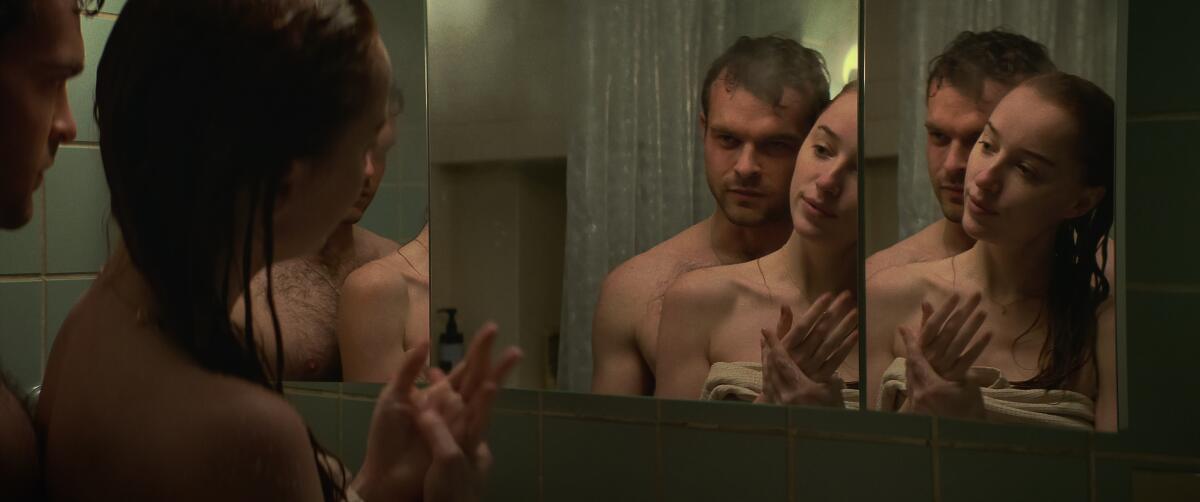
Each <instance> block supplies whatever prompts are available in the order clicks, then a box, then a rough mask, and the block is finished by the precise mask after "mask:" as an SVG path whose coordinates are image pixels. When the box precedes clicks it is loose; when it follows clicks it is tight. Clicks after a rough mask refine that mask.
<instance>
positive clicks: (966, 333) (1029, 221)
mask: <svg viewBox="0 0 1200 502" xmlns="http://www.w3.org/2000/svg"><path fill="white" fill-rule="evenodd" d="M1113 111H1114V108H1113V101H1112V99H1111V98H1110V97H1109V96H1108V95H1107V94H1105V93H1104V91H1102V90H1101V89H1100V88H1099V87H1097V86H1096V85H1094V84H1092V83H1091V82H1088V81H1086V80H1084V79H1082V78H1079V77H1076V76H1072V75H1068V74H1063V73H1051V74H1047V75H1042V76H1039V77H1035V78H1033V79H1030V80H1027V81H1025V82H1024V83H1022V84H1021V85H1019V86H1018V87H1017V88H1015V89H1014V90H1013V91H1012V92H1011V93H1009V94H1008V95H1007V96H1005V97H1004V98H1003V99H1002V100H1001V101H1000V103H999V104H998V105H997V106H996V108H995V110H994V111H993V112H992V114H991V116H990V118H989V120H988V122H987V125H986V126H985V128H984V132H983V134H982V136H980V138H979V140H978V142H977V143H976V144H975V146H974V148H973V149H972V150H971V152H970V157H969V159H968V162H967V171H966V179H965V186H964V199H965V206H966V210H965V211H964V213H963V220H962V221H963V229H964V230H965V231H966V232H967V233H968V234H969V235H970V236H971V237H972V238H973V239H976V241H977V242H976V244H975V245H974V246H973V247H972V248H970V249H969V250H967V251H966V252H964V253H962V254H959V255H956V256H952V257H950V258H946V259H942V260H938V261H932V262H926V263H915V264H910V265H904V266H900V267H895V268H890V269H886V270H883V271H881V272H879V273H878V274H877V275H876V276H874V277H873V278H872V279H871V280H870V281H869V282H868V286H867V288H868V309H869V312H868V313H869V316H868V322H869V325H868V334H869V340H868V342H869V344H868V347H869V349H868V350H869V354H868V361H869V384H870V387H868V389H869V391H872V392H874V391H875V390H876V389H879V390H878V392H877V393H874V395H873V396H871V398H872V401H871V402H872V403H875V405H877V406H878V407H880V408H882V409H885V410H901V411H912V412H917V413H930V414H936V415H942V416H954V417H966V418H980V419H988V420H993V421H1002V422H1025V423H1044V424H1057V425H1065V426H1076V427H1085V428H1091V427H1092V426H1093V423H1094V425H1095V427H1096V428H1097V429H1101V430H1115V429H1116V375H1115V353H1114V352H1115V342H1114V312H1113V297H1112V295H1111V294H1110V281H1109V278H1108V277H1106V275H1105V267H1106V262H1107V260H1108V253H1107V249H1108V242H1107V241H1108V231H1109V229H1110V227H1111V225H1112V220H1113V166H1114V157H1113V156H1114V153H1113V152H1114V150H1113V127H1114V125H1113V120H1114V116H1113ZM1010 382H1011V383H1010ZM981 387H982V389H981Z"/></svg>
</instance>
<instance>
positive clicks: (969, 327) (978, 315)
mask: <svg viewBox="0 0 1200 502" xmlns="http://www.w3.org/2000/svg"><path fill="white" fill-rule="evenodd" d="M986 319H987V312H984V311H978V312H975V313H974V314H972V315H971V318H970V319H968V320H967V322H966V324H965V325H963V327H962V328H961V329H960V330H959V331H958V333H956V334H955V335H954V336H953V337H952V339H951V340H950V343H948V344H947V345H946V348H945V350H943V351H942V354H941V355H940V356H938V357H937V358H936V360H934V361H933V366H934V367H935V368H937V369H938V371H942V372H949V371H950V368H951V367H953V366H954V364H955V362H956V361H958V359H959V358H960V357H961V356H962V355H963V349H966V348H967V344H968V343H970V342H971V340H972V339H974V338H975V333H977V332H978V331H979V328H980V327H982V326H983V321H985V320H986ZM948 338H949V337H948Z"/></svg>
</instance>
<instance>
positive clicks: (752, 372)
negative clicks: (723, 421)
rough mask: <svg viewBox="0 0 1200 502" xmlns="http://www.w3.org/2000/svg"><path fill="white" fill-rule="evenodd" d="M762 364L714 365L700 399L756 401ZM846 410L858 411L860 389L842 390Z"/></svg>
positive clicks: (710, 369)
mask: <svg viewBox="0 0 1200 502" xmlns="http://www.w3.org/2000/svg"><path fill="white" fill-rule="evenodd" d="M762 387H763V383H762V364H760V363H753V362H732V363H724V362H722V363H713V365H712V367H710V368H709V369H708V377H707V378H705V379H704V391H703V393H701V395H700V399H702V400H705V401H754V400H755V399H757V398H758V395H759V394H762ZM842 403H843V404H844V405H845V406H846V408H849V409H853V410H857V409H858V389H850V388H845V389H842Z"/></svg>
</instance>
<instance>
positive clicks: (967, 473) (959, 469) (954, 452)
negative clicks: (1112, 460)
mask: <svg viewBox="0 0 1200 502" xmlns="http://www.w3.org/2000/svg"><path fill="white" fill-rule="evenodd" d="M938 468H939V470H940V475H941V493H942V497H941V499H942V500H943V501H945V502H959V501H963V502H967V501H970V502H987V501H993V500H994V501H998V502H999V501H1011V500H1054V501H1060V502H1069V501H1079V502H1086V501H1087V500H1088V499H1089V495H1088V493H1089V486H1090V484H1089V483H1090V481H1089V478H1088V470H1089V467H1088V457H1087V456H1086V455H1079V456H1057V455H1034V454H1022V453H1008V452H997V451H984V450H969V449H955V448H940V449H939V450H938Z"/></svg>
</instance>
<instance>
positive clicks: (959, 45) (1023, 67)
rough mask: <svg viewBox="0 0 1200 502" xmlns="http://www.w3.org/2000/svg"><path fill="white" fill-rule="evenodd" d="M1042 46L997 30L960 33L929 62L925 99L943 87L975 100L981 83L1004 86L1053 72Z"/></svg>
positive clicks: (979, 92)
mask: <svg viewBox="0 0 1200 502" xmlns="http://www.w3.org/2000/svg"><path fill="white" fill-rule="evenodd" d="M1055 70H1056V68H1055V66H1054V62H1052V61H1050V56H1049V55H1048V54H1047V53H1046V46H1044V45H1042V44H1040V43H1037V42H1034V41H1033V40H1030V39H1029V38H1028V37H1025V36H1024V35H1018V34H1016V33H1012V32H1009V31H1006V30H1005V29H1004V28H997V29H994V30H990V31H981V32H978V33H976V32H972V31H964V32H962V33H959V34H958V36H956V37H954V40H953V41H951V42H950V45H947V46H946V50H944V51H942V53H941V54H939V55H938V56H937V57H935V58H933V60H931V61H929V78H928V79H926V81H925V96H926V98H928V97H929V95H930V93H931V92H932V91H933V90H934V89H936V88H938V87H941V86H943V85H950V86H951V87H954V88H955V89H959V90H960V91H962V92H963V93H964V94H965V95H967V96H970V97H972V98H975V99H979V98H980V97H981V96H982V95H983V83H984V81H986V80H993V81H995V82H999V83H1001V84H1004V85H1007V86H1010V87H1011V86H1015V85H1017V84H1019V83H1021V82H1022V81H1024V80H1026V79H1028V78H1030V77H1033V76H1036V75H1041V74H1043V73H1049V72H1052V71H1055Z"/></svg>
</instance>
